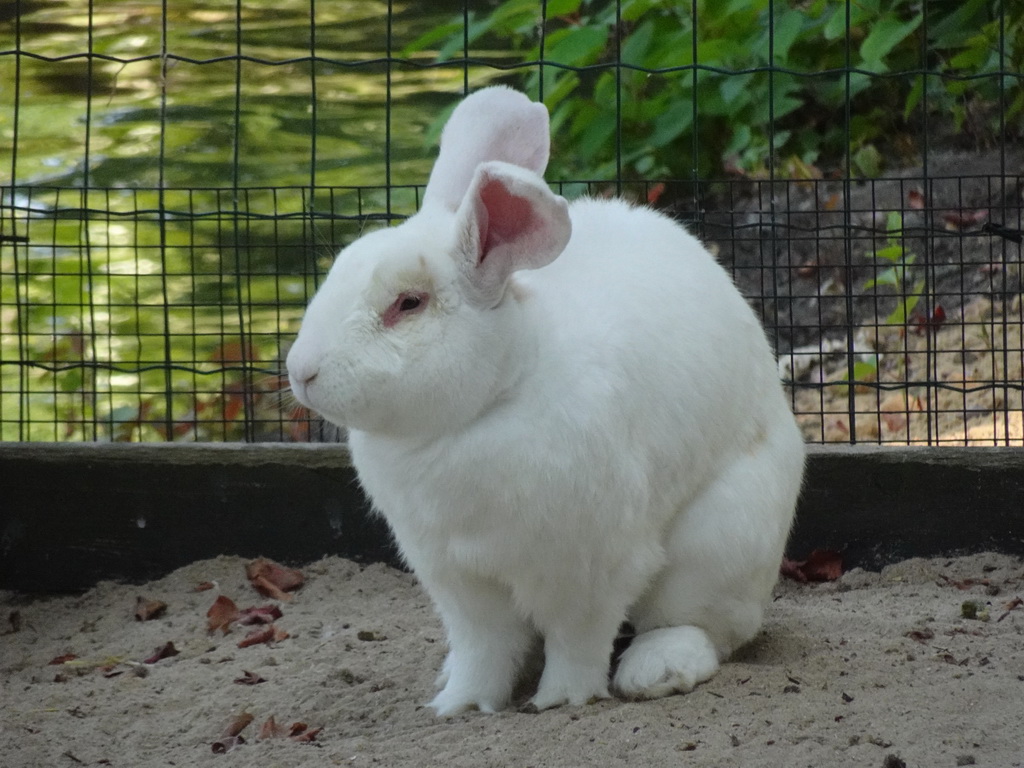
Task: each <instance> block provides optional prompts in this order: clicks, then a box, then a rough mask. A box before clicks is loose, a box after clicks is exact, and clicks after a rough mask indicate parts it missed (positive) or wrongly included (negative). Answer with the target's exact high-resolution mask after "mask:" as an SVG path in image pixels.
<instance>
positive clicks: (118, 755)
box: [0, 554, 1024, 768]
mask: <svg viewBox="0 0 1024 768" xmlns="http://www.w3.org/2000/svg"><path fill="white" fill-rule="evenodd" d="M244 563H245V561H244V560H242V559H239V558H233V557H222V558H218V559H215V560H207V561H201V562H196V563H193V564H191V565H189V566H187V567H185V568H182V569H179V570H178V571H175V572H174V573H172V574H169V575H168V576H167V577H165V578H163V579H160V580H157V581H154V582H151V583H148V584H145V585H139V586H132V585H123V584H115V583H106V582H105V583H101V584H99V585H97V586H96V587H95V588H94V589H92V590H90V591H89V592H88V593H86V594H84V595H81V596H60V597H49V598H40V597H38V596H35V597H33V596H27V595H22V594H16V593H11V592H6V593H2V592H0V621H2V625H0V631H2V632H3V634H2V635H0V689H2V692H3V693H2V699H0V733H2V734H3V738H2V739H0V766H5V767H6V768H22V767H25V768H28V767H30V766H41V767H43V766H45V767H46V768H53V767H54V766H56V767H58V768H63V767H64V766H79V765H88V766H96V765H106V766H124V767H126V768H127V767H129V766H130V767H131V768H146V767H148V766H219V767H222V768H229V766H257V767H258V768H271V767H272V766H289V767H292V766H335V765H339V766H341V765H344V766H371V765H379V766H389V767H398V768H401V767H403V766H456V767H459V766H474V767H476V766H523V767H524V768H525V767H526V766H536V767H538V768H539V767H540V766H620V765H622V766H625V765H629V766H647V765H650V766H655V765H708V766H744V767H748V766H750V767H753V766H787V767H788V766H878V767H879V768H881V767H882V766H888V767H889V768H894V767H895V766H899V765H901V764H905V765H907V766H928V768H936V767H939V766H957V765H985V766H999V767H1000V768H1008V767H1009V766H1024V729H1022V727H1021V723H1022V720H1024V606H1022V607H1017V608H1014V609H1012V610H1009V611H1007V610H1006V606H1007V605H1008V604H1011V602H1012V601H1013V600H1014V598H1015V597H1017V596H1024V561H1022V560H1021V559H1020V558H1014V557H1009V556H1005V555H996V554H981V555H973V556H970V557H964V558H955V559H937V560H912V561H907V562H903V563H898V564H895V565H891V566H889V567H887V568H886V569H885V570H883V571H882V572H881V573H868V572H864V571H861V570H854V571H851V572H849V573H847V574H845V575H844V576H843V577H842V578H841V579H840V580H839V581H836V582H832V583H826V584H813V585H807V584H797V583H795V582H791V581H784V582H781V583H780V584H779V586H778V588H777V592H776V599H775V601H774V603H773V604H772V605H771V607H770V609H769V612H768V618H767V621H766V623H765V626H764V629H763V631H762V633H761V635H760V636H759V637H758V638H757V639H756V640H755V641H754V642H753V643H751V644H750V645H749V646H748V647H747V648H745V649H743V650H742V651H741V652H740V653H739V654H738V655H737V656H736V657H735V658H734V659H733V660H732V661H731V662H730V663H728V664H726V665H724V667H723V669H722V671H721V672H720V673H719V675H718V676H717V677H715V678H714V679H712V680H711V681H709V682H708V683H706V684H704V685H701V686H699V687H698V688H697V689H696V690H695V691H694V692H692V693H690V694H687V695H682V696H672V697H669V698H666V699H661V700H658V701H647V702H626V701H621V700H608V701H602V702H598V703H596V704H592V705H589V706H584V707H564V708H560V709H555V710H551V711H547V712H543V713H540V714H527V713H520V712H517V711H515V710H510V711H508V712H504V713H501V714H498V715H484V714H480V713H475V712H474V713H467V714H464V715H460V716H458V717H453V718H450V719H438V718H436V717H435V716H434V715H433V713H432V711H431V710H430V709H429V708H427V707H425V706H424V702H426V701H428V700H429V698H430V697H431V695H432V684H433V679H434V676H435V674H436V671H437V669H438V667H439V665H440V663H441V659H442V657H443V653H444V637H443V634H442V632H441V628H440V626H439V624H438V621H437V619H436V617H435V616H434V614H433V612H432V610H431V607H430V605H429V602H428V600H427V598H426V597H425V595H424V594H423V592H422V591H421V590H420V588H419V587H418V586H417V584H416V581H415V579H414V578H413V577H412V576H411V575H409V574H406V573H402V572H400V571H398V570H394V569H391V568H388V567H386V566H383V565H370V566H361V565H358V564H355V563H352V562H349V561H346V560H342V559H339V558H327V559H324V560H321V561H318V562H316V563H312V564H308V565H306V566H305V567H304V568H303V571H304V573H305V574H306V577H307V582H306V584H305V586H303V587H302V588H301V590H299V591H298V592H297V593H295V595H294V598H293V599H292V600H291V601H289V602H284V603H280V607H281V609H282V612H283V616H282V617H281V618H280V619H279V620H278V621H277V622H276V626H277V627H278V628H280V629H282V630H284V631H286V632H287V633H288V634H289V637H287V638H285V639H282V640H280V641H279V642H277V643H274V644H273V645H263V644H260V645H255V646H251V647H247V648H239V647H238V645H237V643H238V641H239V640H240V639H241V638H242V637H244V635H245V634H246V632H247V631H248V628H246V627H238V626H235V627H234V628H233V630H232V631H231V632H230V633H229V634H227V635H223V634H222V633H220V632H217V633H215V634H213V635H211V634H209V633H208V632H207V628H206V623H207V622H206V612H207V609H208V608H209V607H210V605H211V604H212V603H213V601H214V600H215V598H216V597H217V595H219V594H223V595H226V596H228V597H230V598H232V599H233V600H234V601H235V602H236V603H237V604H238V605H239V607H243V608H244V607H247V606H250V605H262V604H266V603H267V602H268V601H267V600H266V599H265V598H262V597H260V596H259V595H258V594H256V593H255V591H254V590H253V589H252V587H251V586H250V585H249V583H248V582H247V580H246V578H245V575H244ZM203 581H211V582H215V584H216V586H215V588H214V589H212V590H209V591H202V592H196V591H194V588H195V586H196V585H197V584H198V583H200V582H203ZM965 581H966V582H967V583H964V582H965ZM139 595H142V596H145V597H147V598H151V599H158V600H162V601H164V602H166V603H167V606H168V608H167V611H166V613H165V614H164V615H163V616H162V617H160V618H157V619H153V620H149V621H137V620H136V619H135V618H134V617H133V613H134V610H135V605H136V597H137V596H139ZM965 601H974V602H975V603H976V604H977V606H978V607H979V608H980V609H981V614H982V615H981V618H975V619H968V618H964V617H963V615H962V604H963V603H964V602H965ZM986 611H987V620H982V619H984V618H985V615H984V614H985V613H986ZM168 641H170V642H173V644H174V646H175V648H176V649H177V650H178V651H179V653H178V655H176V656H172V657H169V658H165V659H163V660H160V661H157V662H156V663H153V664H139V663H138V662H139V661H141V660H142V659H144V658H146V657H147V656H149V655H150V654H152V653H153V651H154V649H156V648H157V647H159V646H162V645H164V644H165V643H167V642H168ZM64 654H75V655H76V656H77V658H76V659H74V660H72V661H70V662H68V663H64V664H50V663H49V662H51V661H52V660H54V659H55V657H59V656H62V655H64ZM118 661H121V662H122V663H120V664H117V666H114V667H113V668H112V669H106V670H105V669H104V667H105V666H107V667H109V665H110V664H113V663H116V662H118ZM124 661H128V662H132V663H130V664H129V663H123V662H124ZM118 672H120V673H121V674H114V673H118ZM246 672H253V673H256V674H257V675H259V676H262V677H263V678H265V680H266V682H263V683H260V684H256V685H243V684H238V683H235V682H233V681H234V680H235V679H237V678H241V677H242V676H243V675H244V674H245V673H246ZM111 674H114V676H109V677H108V676H107V675H111ZM242 712H248V713H250V714H251V715H253V717H254V721H253V722H252V724H251V725H249V726H248V727H247V728H246V729H245V730H244V731H242V736H243V738H245V739H246V743H244V744H241V745H238V746H236V747H235V748H233V749H232V750H231V751H229V752H227V753H223V754H219V753H215V752H214V751H213V749H212V746H211V745H212V744H213V742H214V741H215V740H217V739H218V738H219V737H220V736H221V735H222V733H223V729H224V728H225V726H226V725H227V724H228V723H229V722H230V721H231V720H232V719H233V718H234V717H235V716H237V715H239V714H240V713H242ZM270 716H274V717H275V719H276V722H277V723H279V724H283V725H285V726H290V725H291V724H292V723H295V722H303V723H306V724H307V725H308V728H309V729H315V728H322V730H321V731H319V733H317V734H316V737H315V740H313V741H310V742H306V743H302V742H298V741H293V740H290V739H288V738H286V737H275V738H266V739H262V740H260V739H258V738H257V736H258V731H259V728H260V725H261V724H262V723H264V722H265V721H266V720H267V719H268V718H269V717H270ZM901 761H902V762H901Z"/></svg>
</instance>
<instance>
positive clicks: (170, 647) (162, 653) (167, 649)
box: [142, 642, 178, 664]
mask: <svg viewBox="0 0 1024 768" xmlns="http://www.w3.org/2000/svg"><path fill="white" fill-rule="evenodd" d="M177 655H178V649H177V648H175V647H174V643H172V642H166V643H164V644H163V645H161V646H160V647H159V648H157V649H156V650H155V651H153V655H152V656H149V657H148V658H145V659H143V660H142V663H143V664H156V663H157V662H158V661H160V660H161V659H167V658H170V657H171V656H177Z"/></svg>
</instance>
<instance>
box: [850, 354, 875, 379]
mask: <svg viewBox="0 0 1024 768" xmlns="http://www.w3.org/2000/svg"><path fill="white" fill-rule="evenodd" d="M877 378H878V355H870V356H869V357H868V359H867V360H858V361H857V362H855V363H854V364H853V380H854V381H874V380H875V379H877Z"/></svg>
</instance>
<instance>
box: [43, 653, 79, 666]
mask: <svg viewBox="0 0 1024 768" xmlns="http://www.w3.org/2000/svg"><path fill="white" fill-rule="evenodd" d="M77 658H78V655H77V654H74V653H65V654H64V655H62V656H56V657H54V658H52V659H50V661H49V663H50V664H66V663H67V662H69V661H74V660H75V659H77Z"/></svg>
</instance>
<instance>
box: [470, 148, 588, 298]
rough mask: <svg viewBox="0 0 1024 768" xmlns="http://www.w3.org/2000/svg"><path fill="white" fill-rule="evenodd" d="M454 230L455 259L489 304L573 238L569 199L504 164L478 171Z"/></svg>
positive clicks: (552, 257)
mask: <svg viewBox="0 0 1024 768" xmlns="http://www.w3.org/2000/svg"><path fill="white" fill-rule="evenodd" d="M456 227H457V231H458V241H457V242H458V246H457V247H458V254H457V256H456V258H459V259H462V268H463V272H464V274H465V275H466V277H467V279H468V281H469V284H470V286H471V287H472V288H473V290H474V292H475V293H476V294H477V298H478V299H479V301H480V303H482V304H484V305H485V306H493V305H495V304H497V303H498V302H499V301H500V300H501V297H502V295H503V294H504V291H505V284H506V283H507V282H508V278H509V275H511V274H512V273H513V272H515V271H517V270H520V269H537V268H538V267H543V266H544V265H546V264H550V263H551V262H552V261H554V259H555V257H556V256H558V254H560V253H561V252H562V250H563V249H564V248H565V246H566V244H567V243H568V242H569V236H570V235H571V234H572V223H571V222H570V220H569V205H568V203H566V201H565V198H563V197H559V196H558V195H556V194H554V193H553V192H552V191H551V190H550V189H549V188H548V185H547V184H545V183H544V180H543V179H541V178H540V177H539V176H537V175H536V174H534V173H531V172H530V171H527V170H524V169H522V168H519V167H517V166H514V165H510V164H509V163H503V162H489V163H482V164H481V165H480V166H479V167H478V168H477V170H476V173H475V174H474V176H473V180H472V182H471V183H470V185H469V189H468V190H467V192H466V196H465V197H464V198H463V199H462V204H461V205H460V206H459V209H458V212H457V213H456Z"/></svg>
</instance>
